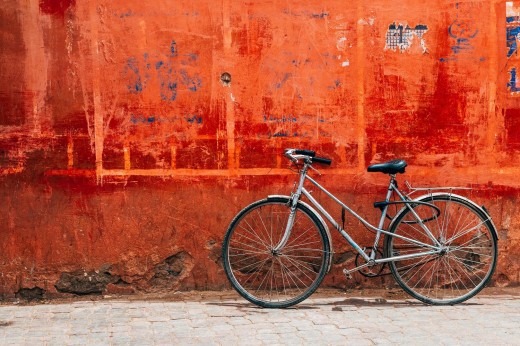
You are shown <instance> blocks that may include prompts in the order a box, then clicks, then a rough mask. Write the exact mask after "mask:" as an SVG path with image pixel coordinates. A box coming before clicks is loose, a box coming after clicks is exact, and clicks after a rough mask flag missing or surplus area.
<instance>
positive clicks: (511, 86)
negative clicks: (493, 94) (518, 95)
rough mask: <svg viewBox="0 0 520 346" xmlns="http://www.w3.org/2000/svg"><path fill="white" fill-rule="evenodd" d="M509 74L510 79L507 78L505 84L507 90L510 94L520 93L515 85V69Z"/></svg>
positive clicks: (519, 88)
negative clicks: (507, 80)
mask: <svg viewBox="0 0 520 346" xmlns="http://www.w3.org/2000/svg"><path fill="white" fill-rule="evenodd" d="M509 74H510V75H511V77H510V78H509V82H508V83H507V88H508V89H509V90H510V91H511V92H519V91H520V87H518V86H517V84H516V67H513V68H512V69H511V70H510V71H509Z"/></svg>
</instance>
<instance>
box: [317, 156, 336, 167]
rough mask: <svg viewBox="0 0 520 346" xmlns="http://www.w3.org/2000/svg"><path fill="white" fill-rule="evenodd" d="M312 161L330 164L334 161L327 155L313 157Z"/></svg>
mask: <svg viewBox="0 0 520 346" xmlns="http://www.w3.org/2000/svg"><path fill="white" fill-rule="evenodd" d="M312 162H317V163H322V164H324V165H327V166H330V164H331V163H332V160H331V159H327V158H325V157H313V158H312Z"/></svg>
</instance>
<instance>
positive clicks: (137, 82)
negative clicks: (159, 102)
mask: <svg viewBox="0 0 520 346" xmlns="http://www.w3.org/2000/svg"><path fill="white" fill-rule="evenodd" d="M129 71H130V72H131V73H133V75H132V76H131V78H130V79H131V80H130V82H129V83H128V91H130V93H132V94H137V93H140V92H141V91H143V82H142V80H141V75H140V73H139V66H138V64H137V59H136V58H134V57H131V58H128V60H127V62H126V72H127V73H128V72H129Z"/></svg>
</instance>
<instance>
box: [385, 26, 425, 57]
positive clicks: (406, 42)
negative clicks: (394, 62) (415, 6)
mask: <svg viewBox="0 0 520 346" xmlns="http://www.w3.org/2000/svg"><path fill="white" fill-rule="evenodd" d="M427 31H428V26H426V25H424V24H417V25H416V26H415V27H414V28H411V27H410V26H409V25H408V24H401V23H399V24H396V23H395V22H394V23H392V24H390V25H389V26H388V30H387V31H386V45H385V50H393V51H397V49H399V51H400V52H404V51H406V50H408V49H409V48H410V47H411V46H412V44H413V43H414V37H417V38H418V39H419V44H420V45H421V48H422V52H423V53H427V52H428V48H427V47H426V41H425V40H424V38H423V36H424V34H425V33H426V32H427Z"/></svg>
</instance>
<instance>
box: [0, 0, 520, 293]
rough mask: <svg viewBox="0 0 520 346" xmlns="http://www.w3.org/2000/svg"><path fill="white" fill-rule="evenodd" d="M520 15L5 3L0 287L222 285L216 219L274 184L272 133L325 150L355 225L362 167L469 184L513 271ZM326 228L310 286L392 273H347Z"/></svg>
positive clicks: (488, 8) (262, 5)
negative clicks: (326, 254) (396, 165)
mask: <svg viewBox="0 0 520 346" xmlns="http://www.w3.org/2000/svg"><path fill="white" fill-rule="evenodd" d="M517 13H518V14H517ZM519 15H520V1H518V2H507V3H506V2H505V1H450V0H437V1H433V2H429V3H428V4H427V5H425V2H424V1H416V0H402V1H398V2H396V1H388V0H374V1H361V0H359V1H351V2H345V1H316V0H306V1H298V2H297V3H295V4H292V3H291V2H286V1H275V0H271V1H267V0H262V1H246V2H244V1H234V0H219V1H209V0H208V1H175V2H172V1H166V0H157V1H153V2H150V1H136V0H125V1H122V0H110V1H109V0H91V1H75V0H28V1H21V0H17V1H10V2H5V1H4V2H3V4H2V6H1V9H0V47H1V50H0V77H1V80H2V81H3V83H1V84H0V184H1V190H0V192H1V193H0V203H1V205H2V206H3V212H2V213H1V214H0V273H1V275H0V293H2V294H4V295H6V296H11V295H13V294H15V293H16V292H18V293H20V292H22V291H23V290H24V289H31V288H34V287H39V288H40V289H41V290H42V292H44V294H46V295H53V294H57V293H60V292H61V293H67V292H72V293H81V294H87V293H100V292H134V291H136V290H164V289H168V290H170V289H191V288H196V289H207V288H211V289H215V288H222V287H227V282H226V279H225V276H224V274H223V270H222V268H221V264H220V242H221V241H222V238H223V236H224V233H225V230H226V228H227V226H228V224H229V222H230V220H231V219H232V217H233V215H234V214H235V213H236V212H238V211H239V210H240V209H241V208H242V207H244V206H245V205H247V204H248V203H249V202H251V201H253V200H255V199H259V198H263V197H265V196H266V195H267V194H270V193H283V194H287V193H289V192H290V189H291V187H292V183H293V181H294V178H295V177H294V175H293V174H292V172H291V171H289V170H287V169H286V167H287V164H286V162H285V160H284V159H283V158H282V155H281V154H282V150H283V149H284V148H287V147H301V148H309V149H314V150H316V151H318V152H319V154H321V155H322V156H328V157H330V158H332V159H333V165H332V167H331V168H330V169H324V170H323V172H322V173H323V175H322V177H320V181H322V182H324V184H325V185H326V186H328V187H330V188H331V191H333V192H334V193H337V194H338V196H340V197H341V198H342V199H344V200H345V201H347V202H349V203H351V204H352V205H353V207H354V208H355V209H357V210H359V211H360V213H361V215H363V216H365V217H367V218H368V219H369V220H371V221H373V222H376V218H377V213H376V211H375V210H374V209H373V208H372V206H371V204H372V202H373V201H374V200H378V199H380V198H382V196H383V194H384V190H385V187H384V185H385V183H386V182H387V181H386V178H385V177H384V176H383V175H378V174H376V175H374V174H370V175H369V174H368V173H366V166H368V165H369V164H370V163H375V162H378V161H382V160H387V159H392V158H396V157H400V158H404V159H406V160H407V161H408V163H409V168H408V169H407V173H406V174H405V175H404V176H403V177H401V180H404V179H406V180H409V181H410V182H411V183H412V185H429V186H438V185H457V186H471V187H473V188H474V190H473V191H472V192H470V193H469V197H471V198H474V199H476V200H478V201H479V202H480V203H483V204H485V205H486V206H487V208H488V209H489V210H490V212H491V215H492V216H493V218H494V220H495V224H496V225H497V228H498V229H499V237H500V261H499V264H498V268H497V272H496V274H495V277H494V281H493V284H495V285H514V284H518V283H520V277H519V270H520V258H519V255H518V254H519V253H520V230H519V225H520V217H519V216H518V215H519V213H518V211H519V208H518V206H517V200H518V197H519V196H520V181H519V179H518V175H519V173H520V169H519V168H518V165H519V164H520V135H519V134H518V133H519V132H520V98H519V94H518V93H519V92H520V82H518V83H517V82H516V69H517V67H520V55H519V53H518V51H517V49H516V44H517V43H518V40H517V38H516V35H517V28H520V20H519V19H518V18H517V17H518V16H519ZM518 31H519V32H520V29H518ZM225 73H227V74H228V75H229V76H230V78H228V79H226V78H223V74H225ZM223 79H224V80H223ZM229 79H230V80H229ZM517 84H518V87H517ZM402 185H403V186H404V184H402ZM327 205H328V206H331V207H333V206H332V205H330V204H327ZM335 208H337V209H338V210H337V211H338V212H337V214H338V217H339V215H340V210H339V208H338V207H335ZM332 210H335V209H332ZM347 226H348V230H349V231H350V232H351V233H352V234H353V235H354V237H355V238H356V239H358V240H360V242H361V243H362V244H363V245H370V243H369V239H370V234H367V233H366V231H365V230H364V228H362V227H360V226H359V224H358V223H357V222H355V221H354V220H348V222H347ZM334 240H335V244H336V246H335V249H336V251H337V254H336V257H335V265H334V267H333V270H332V273H331V274H330V275H329V276H328V278H327V280H326V282H325V284H326V285H329V286H335V287H345V286H357V285H361V286H379V285H382V284H384V285H390V283H391V279H386V278H385V279H383V280H372V281H367V280H364V279H362V278H361V277H358V278H355V280H353V281H346V280H345V279H344V278H343V277H342V274H341V269H342V268H344V267H345V266H351V265H352V259H353V254H352V252H350V249H349V248H348V247H347V246H344V245H340V244H341V243H340V241H341V239H340V238H339V237H337V235H335V236H334ZM85 278H87V279H85ZM89 282H90V283H89ZM92 282H94V284H92Z"/></svg>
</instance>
